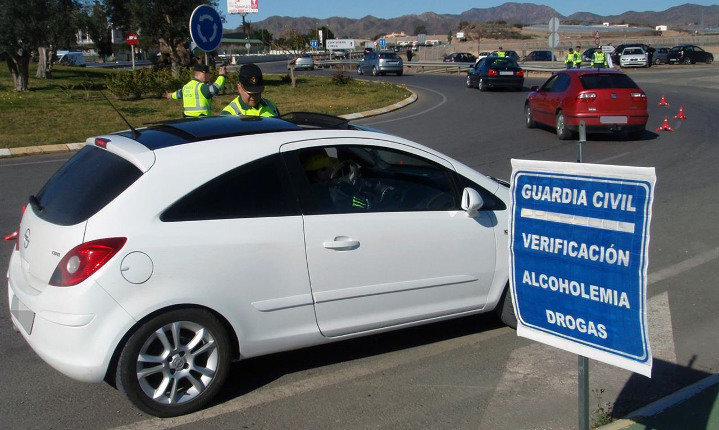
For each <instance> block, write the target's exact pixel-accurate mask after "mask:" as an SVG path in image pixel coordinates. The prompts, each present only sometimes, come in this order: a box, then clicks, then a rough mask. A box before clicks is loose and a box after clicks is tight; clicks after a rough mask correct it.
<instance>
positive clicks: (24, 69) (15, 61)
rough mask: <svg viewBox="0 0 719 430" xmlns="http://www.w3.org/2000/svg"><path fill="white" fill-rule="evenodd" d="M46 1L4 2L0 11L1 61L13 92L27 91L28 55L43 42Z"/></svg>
mask: <svg viewBox="0 0 719 430" xmlns="http://www.w3.org/2000/svg"><path fill="white" fill-rule="evenodd" d="M48 3H49V1H48V0H27V1H25V2H18V1H6V2H3V5H2V7H0V58H2V59H3V60H5V62H6V63H7V66H8V69H10V74H11V75H12V79H13V84H14V89H15V91H27V88H28V80H29V70H28V69H29V65H30V55H31V54H32V52H34V51H35V50H36V49H37V48H38V47H40V45H42V44H43V41H44V39H45V34H44V33H45V31H46V22H47V12H48V9H49V7H48V6H49V5H48Z"/></svg>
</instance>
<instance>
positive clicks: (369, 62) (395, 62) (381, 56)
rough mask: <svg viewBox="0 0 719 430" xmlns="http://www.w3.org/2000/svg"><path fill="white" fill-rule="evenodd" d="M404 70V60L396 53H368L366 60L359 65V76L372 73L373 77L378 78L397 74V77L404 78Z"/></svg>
mask: <svg viewBox="0 0 719 430" xmlns="http://www.w3.org/2000/svg"><path fill="white" fill-rule="evenodd" d="M403 68H404V64H403V63H402V59H401V58H400V57H399V55H397V53H395V52H391V51H379V52H368V53H366V54H365V56H364V59H363V60H362V61H360V62H359V64H357V74H358V75H364V74H365V73H367V74H369V73H371V74H372V75H373V76H377V75H385V74H387V73H396V74H397V76H402V71H403Z"/></svg>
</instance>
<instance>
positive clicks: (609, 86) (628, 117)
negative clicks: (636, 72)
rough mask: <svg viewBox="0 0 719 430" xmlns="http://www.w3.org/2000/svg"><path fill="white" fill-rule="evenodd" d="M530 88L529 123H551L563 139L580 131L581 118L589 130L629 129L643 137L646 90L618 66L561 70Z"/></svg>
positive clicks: (633, 135)
mask: <svg viewBox="0 0 719 430" xmlns="http://www.w3.org/2000/svg"><path fill="white" fill-rule="evenodd" d="M531 90H532V91H531V92H530V93H529V96H527V101H526V102H525V103H524V117H525V121H526V124H527V127H528V128H533V127H534V126H535V124H536V123H541V124H546V125H549V126H552V127H554V128H555V129H556V131H557V137H559V138H560V139H562V140H567V139H570V138H571V137H572V136H573V135H574V134H575V133H576V132H577V130H578V129H579V122H580V121H584V124H585V125H586V129H587V133H618V132H626V133H627V134H628V135H629V138H630V139H641V137H642V134H643V133H644V128H645V127H646V125H647V120H648V119H649V114H648V113H647V96H646V94H644V91H643V90H642V89H641V88H639V86H638V85H637V84H636V83H634V81H633V80H632V79H631V78H630V77H629V76H627V75H625V74H624V73H622V72H620V71H618V70H611V69H576V70H571V69H570V70H566V71H565V70H562V71H560V72H557V73H555V74H553V75H552V77H550V78H549V79H548V80H547V81H546V82H545V83H544V84H543V85H542V86H541V87H532V88H531Z"/></svg>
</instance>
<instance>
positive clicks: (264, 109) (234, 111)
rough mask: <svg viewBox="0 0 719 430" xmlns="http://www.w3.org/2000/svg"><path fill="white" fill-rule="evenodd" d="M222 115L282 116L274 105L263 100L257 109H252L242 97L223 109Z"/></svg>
mask: <svg viewBox="0 0 719 430" xmlns="http://www.w3.org/2000/svg"><path fill="white" fill-rule="evenodd" d="M221 113H222V115H238V116H239V115H247V116H267V117H274V116H280V111H279V110H278V109H277V106H275V104H274V103H272V102H271V101H269V100H267V99H265V98H263V99H261V100H260V103H259V104H258V105H257V107H252V106H249V105H247V104H245V103H244V102H243V101H242V99H241V98H240V96H237V97H235V99H234V100H232V101H231V102H230V104H228V105H227V106H225V108H224V109H222V112H221Z"/></svg>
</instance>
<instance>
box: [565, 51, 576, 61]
mask: <svg viewBox="0 0 719 430" xmlns="http://www.w3.org/2000/svg"><path fill="white" fill-rule="evenodd" d="M564 62H565V63H567V64H574V52H567V59H566V60H564Z"/></svg>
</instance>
